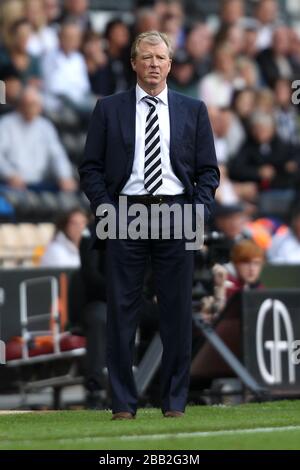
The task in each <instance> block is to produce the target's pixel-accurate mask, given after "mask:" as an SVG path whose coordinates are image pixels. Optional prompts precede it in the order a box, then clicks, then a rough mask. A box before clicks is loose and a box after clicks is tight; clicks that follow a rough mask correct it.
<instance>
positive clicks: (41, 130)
mask: <svg viewBox="0 0 300 470" xmlns="http://www.w3.org/2000/svg"><path fill="white" fill-rule="evenodd" d="M41 110H42V100H41V96H40V94H39V92H38V91H37V90H36V89H35V88H33V87H26V88H25V89H24V90H23V92H22V94H21V97H20V99H19V103H18V109H17V111H16V112H12V113H10V114H8V115H7V116H5V117H3V118H2V119H1V120H0V181H2V183H4V184H6V185H8V186H9V187H11V188H14V189H19V190H23V189H24V190H25V189H26V187H27V186H32V185H37V184H41V183H43V182H50V181H55V182H56V183H57V186H58V187H59V188H60V189H61V190H63V191H74V190H76V189H77V183H76V181H75V180H74V178H73V175H72V167H71V164H70V161H69V159H68V156H67V154H66V152H65V150H64V148H63V146H62V144H61V143H60V141H59V138H58V135H57V132H56V130H55V128H54V126H53V125H52V123H51V122H50V121H49V120H48V119H46V118H44V117H42V116H41V115H40V113H41Z"/></svg>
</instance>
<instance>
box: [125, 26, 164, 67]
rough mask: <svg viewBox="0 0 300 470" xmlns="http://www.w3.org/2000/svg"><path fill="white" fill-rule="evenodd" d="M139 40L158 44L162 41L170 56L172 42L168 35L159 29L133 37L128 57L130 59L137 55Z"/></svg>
mask: <svg viewBox="0 0 300 470" xmlns="http://www.w3.org/2000/svg"><path fill="white" fill-rule="evenodd" d="M141 41H145V42H147V43H149V44H159V43H161V42H164V43H165V45H166V46H167V48H168V53H169V57H170V58H172V55H173V48H172V44H171V41H170V39H169V38H168V36H167V35H166V34H165V33H161V32H160V31H146V32H145V33H141V34H139V35H138V36H137V37H136V38H135V40H134V42H133V44H132V46H131V54H130V57H131V59H132V60H134V59H135V58H136V56H137V53H138V48H139V45H140V42H141Z"/></svg>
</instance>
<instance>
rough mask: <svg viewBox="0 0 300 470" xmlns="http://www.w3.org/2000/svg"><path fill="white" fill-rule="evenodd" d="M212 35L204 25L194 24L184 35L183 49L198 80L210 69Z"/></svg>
mask: <svg viewBox="0 0 300 470" xmlns="http://www.w3.org/2000/svg"><path fill="white" fill-rule="evenodd" d="M212 46H213V35H212V32H211V30H210V29H209V27H208V26H207V25H206V24H205V23H196V24H195V25H194V26H193V27H192V28H191V29H190V30H189V31H188V32H187V35H186V42H185V49H186V51H187V53H188V55H189V56H190V57H191V58H192V59H193V61H194V65H195V69H196V73H197V77H198V79H199V80H201V78H203V77H204V76H205V75H207V74H208V73H209V72H210V71H211V68H212V60H211V51H212Z"/></svg>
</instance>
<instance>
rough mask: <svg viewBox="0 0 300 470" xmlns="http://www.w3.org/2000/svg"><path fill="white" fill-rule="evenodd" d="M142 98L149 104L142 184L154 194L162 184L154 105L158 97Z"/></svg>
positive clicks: (158, 138)
mask: <svg viewBox="0 0 300 470" xmlns="http://www.w3.org/2000/svg"><path fill="white" fill-rule="evenodd" d="M143 100H144V101H145V102H146V103H147V104H148V106H149V112H148V115H147V118H146V132H145V165H144V186H145V188H146V189H147V191H148V192H149V193H151V194H154V193H155V191H157V189H158V188H160V186H161V185H162V182H163V181H162V166H161V155H160V136H159V123H158V114H157V109H156V105H157V103H158V98H155V97H154V96H145V97H144V98H143Z"/></svg>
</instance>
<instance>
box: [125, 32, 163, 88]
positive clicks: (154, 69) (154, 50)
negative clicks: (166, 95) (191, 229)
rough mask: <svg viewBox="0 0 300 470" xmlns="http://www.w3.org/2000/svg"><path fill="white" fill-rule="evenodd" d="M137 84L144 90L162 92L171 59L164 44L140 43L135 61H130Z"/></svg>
mask: <svg viewBox="0 0 300 470" xmlns="http://www.w3.org/2000/svg"><path fill="white" fill-rule="evenodd" d="M131 64H132V68H133V70H134V71H135V72H136V74H137V81H138V84H139V85H140V86H141V87H142V88H143V89H144V88H145V89H146V90H147V89H157V90H158V91H159V92H160V91H162V90H163V89H164V87H165V85H166V81H167V76H168V74H169V72H170V69H171V59H170V57H169V52H168V48H167V46H166V44H165V43H164V42H163V41H162V42H160V43H158V44H150V43H148V42H146V41H141V42H140V44H139V47H138V51H137V55H136V57H135V59H133V60H132V61H131Z"/></svg>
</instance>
